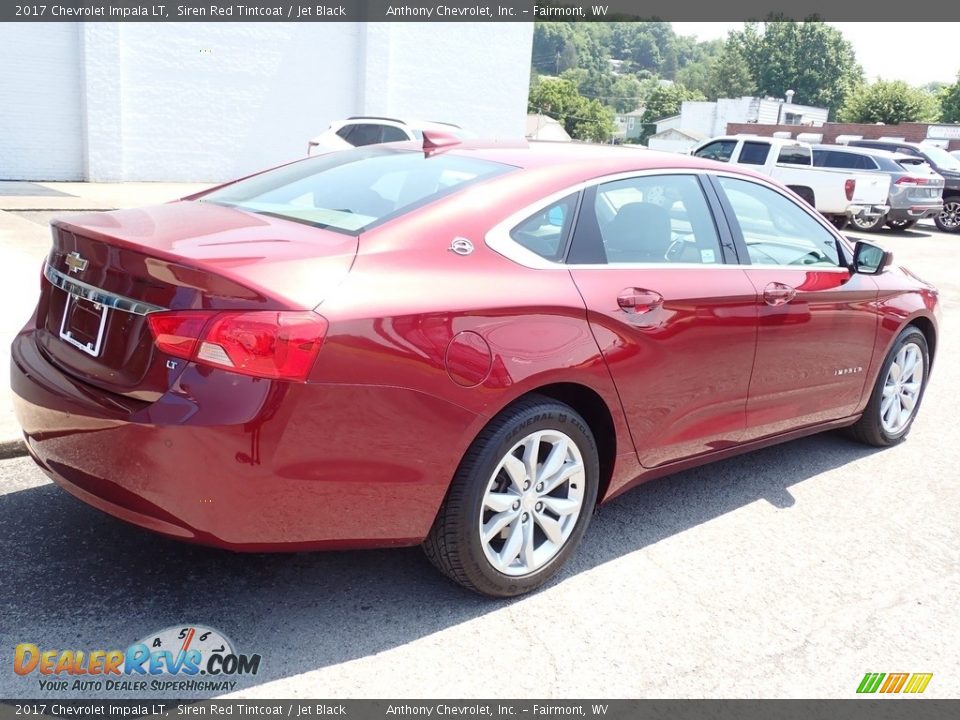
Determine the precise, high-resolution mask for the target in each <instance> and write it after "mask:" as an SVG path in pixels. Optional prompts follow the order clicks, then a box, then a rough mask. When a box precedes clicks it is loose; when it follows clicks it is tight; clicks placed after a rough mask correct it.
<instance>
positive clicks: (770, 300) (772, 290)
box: [763, 282, 797, 307]
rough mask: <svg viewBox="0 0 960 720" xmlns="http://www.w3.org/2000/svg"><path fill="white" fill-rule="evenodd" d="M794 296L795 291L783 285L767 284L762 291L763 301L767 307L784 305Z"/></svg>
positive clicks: (795, 294)
mask: <svg viewBox="0 0 960 720" xmlns="http://www.w3.org/2000/svg"><path fill="white" fill-rule="evenodd" d="M796 296H797V291H796V290H794V289H793V288H792V287H790V286H789V285H784V284H783V283H778V282H772V283H768V284H767V286H766V287H765V288H764V289H763V301H764V302H765V303H766V304H767V305H772V306H774V307H777V306H778V305H786V304H787V303H788V302H790V301H791V300H793V299H794V298H795V297H796Z"/></svg>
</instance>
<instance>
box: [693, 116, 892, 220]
mask: <svg viewBox="0 0 960 720" xmlns="http://www.w3.org/2000/svg"><path fill="white" fill-rule="evenodd" d="M692 154H693V155H696V156H697V157H701V158H705V159H707V160H719V161H720V162H729V163H734V164H736V165H742V166H743V167H746V168H750V169H751V170H754V171H755V172H758V173H760V174H761V175H769V176H770V177H772V178H774V179H776V180H779V181H780V182H782V183H783V184H784V185H786V186H787V187H788V188H790V189H791V190H793V191H794V192H795V193H797V195H799V196H800V197H802V198H803V199H804V200H806V201H807V202H808V203H810V204H811V205H813V206H814V207H815V208H816V209H817V210H818V211H820V213H821V214H822V215H823V216H825V217H826V218H827V219H828V220H830V222H832V223H833V224H834V225H836V226H837V227H838V228H841V229H842V228H843V227H844V226H845V225H846V224H847V222H848V221H849V219H850V218H853V217H864V218H872V217H877V216H879V215H883V214H885V213H886V212H887V211H889V210H890V208H889V206H888V205H887V197H888V196H889V193H890V178H889V177H888V176H887V175H884V174H882V173H857V172H851V171H849V170H837V169H830V168H819V167H818V168H815V167H813V151H812V149H811V147H810V146H809V145H808V144H806V143H801V142H797V141H796V140H791V139H788V138H786V139H785V138H771V137H761V136H759V135H736V136H727V137H717V138H713V139H712V140H707V141H705V142H703V143H702V144H700V145H699V146H697V147H696V148H695V149H694V150H693V152H692Z"/></svg>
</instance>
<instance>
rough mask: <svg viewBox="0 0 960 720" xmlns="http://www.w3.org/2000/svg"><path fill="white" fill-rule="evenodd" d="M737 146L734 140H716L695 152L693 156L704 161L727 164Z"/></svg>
mask: <svg viewBox="0 0 960 720" xmlns="http://www.w3.org/2000/svg"><path fill="white" fill-rule="evenodd" d="M736 146H737V141H736V140H717V141H715V142H712V143H708V144H707V145H704V146H703V147H702V148H700V149H699V150H697V151H696V152H695V153H694V155H695V156H697V157H699V158H703V159H704V160H716V161H718V162H728V161H729V160H730V156H731V155H733V149H734V148H735V147H736Z"/></svg>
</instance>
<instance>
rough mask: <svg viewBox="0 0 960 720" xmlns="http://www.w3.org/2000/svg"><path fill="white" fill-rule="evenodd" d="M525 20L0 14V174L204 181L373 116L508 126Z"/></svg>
mask: <svg viewBox="0 0 960 720" xmlns="http://www.w3.org/2000/svg"><path fill="white" fill-rule="evenodd" d="M532 42H533V24H532V23H439V24H429V23H369V24H367V23H269V22H264V23H178V24H162V23H124V24H120V23H87V24H75V25H68V24H63V25H53V24H49V23H43V24H36V25H27V24H17V25H14V24H6V25H0V61H2V62H0V179H3V178H7V179H13V178H16V179H81V178H85V179H89V180H96V181H113V180H182V181H218V180H227V179H230V178H233V177H237V176H239V175H243V174H247V173H250V172H254V171H256V170H259V169H262V168H264V167H268V166H271V165H276V164H279V163H282V162H286V161H288V160H293V159H296V158H298V157H302V156H303V155H304V154H305V150H306V142H307V140H308V139H309V138H310V137H312V136H313V135H316V134H318V133H320V132H322V131H323V130H324V129H325V128H326V127H327V126H328V125H329V123H330V122H331V121H332V120H336V119H340V118H344V117H347V116H349V115H361V114H368V115H388V116H394V117H410V118H418V119H425V120H443V121H448V122H454V123H458V124H460V125H463V126H464V127H467V128H470V129H472V130H474V131H475V132H477V133H479V134H481V135H486V136H507V137H517V138H519V137H523V133H524V127H525V122H526V101H527V83H528V80H529V64H530V52H531V45H532Z"/></svg>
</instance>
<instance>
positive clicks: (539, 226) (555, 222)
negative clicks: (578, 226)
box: [510, 193, 578, 262]
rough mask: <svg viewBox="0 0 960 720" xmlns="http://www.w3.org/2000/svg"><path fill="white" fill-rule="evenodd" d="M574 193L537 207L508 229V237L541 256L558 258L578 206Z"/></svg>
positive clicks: (557, 259) (556, 260)
mask: <svg viewBox="0 0 960 720" xmlns="http://www.w3.org/2000/svg"><path fill="white" fill-rule="evenodd" d="M577 197H578V196H577V194H576V193H574V194H573V195H568V196H567V197H565V198H563V200H559V201H557V202H555V203H553V204H552V205H550V206H548V207H546V208H544V209H543V210H540V211H539V212H538V213H536V214H535V215H532V216H531V217H529V218H527V219H526V220H524V221H523V222H522V223H520V224H519V225H517V226H516V227H515V228H513V230H511V231H510V237H511V238H513V241H514V242H516V243H517V244H518V245H522V246H523V247H525V248H526V249H527V250H530V251H531V252H535V253H536V254H537V255H539V256H540V257H542V258H545V259H547V260H550V261H553V262H558V261H560V260H561V258H562V255H563V251H564V240H565V239H566V237H567V235H568V234H569V233H570V226H571V225H572V224H573V214H574V212H575V211H576V207H577Z"/></svg>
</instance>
